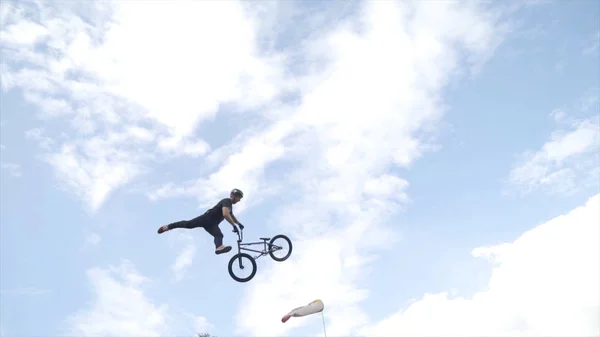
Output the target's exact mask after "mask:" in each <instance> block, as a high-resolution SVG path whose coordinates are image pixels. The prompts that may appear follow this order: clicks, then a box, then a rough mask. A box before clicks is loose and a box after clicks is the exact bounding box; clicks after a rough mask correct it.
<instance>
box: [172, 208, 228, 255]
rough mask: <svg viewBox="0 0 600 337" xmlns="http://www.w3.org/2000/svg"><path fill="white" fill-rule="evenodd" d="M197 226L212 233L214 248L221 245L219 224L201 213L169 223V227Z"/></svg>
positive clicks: (189, 227) (221, 238)
mask: <svg viewBox="0 0 600 337" xmlns="http://www.w3.org/2000/svg"><path fill="white" fill-rule="evenodd" d="M198 227H202V228H204V230H205V231H207V232H208V234H210V235H212V236H213V237H214V238H215V240H214V241H215V248H218V247H220V246H222V245H223V233H222V232H221V229H220V228H219V224H218V223H214V222H213V221H209V220H208V219H206V218H204V217H203V216H202V215H200V216H198V217H195V218H193V219H191V220H183V221H177V222H173V223H171V224H169V229H173V228H187V229H192V228H198Z"/></svg>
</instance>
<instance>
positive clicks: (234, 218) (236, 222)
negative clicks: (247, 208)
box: [229, 212, 240, 225]
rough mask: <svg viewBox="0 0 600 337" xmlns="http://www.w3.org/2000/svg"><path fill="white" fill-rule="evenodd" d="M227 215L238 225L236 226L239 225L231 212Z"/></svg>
mask: <svg viewBox="0 0 600 337" xmlns="http://www.w3.org/2000/svg"><path fill="white" fill-rule="evenodd" d="M229 214H230V215H231V218H232V219H233V221H234V222H235V223H236V224H238V225H239V224H240V222H239V221H238V219H237V218H236V217H235V215H233V212H230V213H229Z"/></svg>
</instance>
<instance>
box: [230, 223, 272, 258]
mask: <svg viewBox="0 0 600 337" xmlns="http://www.w3.org/2000/svg"><path fill="white" fill-rule="evenodd" d="M243 231H244V230H243V229H239V230H238V231H237V233H236V234H237V235H238V240H237V244H238V254H239V253H240V252H241V251H242V250H244V251H247V252H253V253H258V255H257V256H255V257H253V259H255V260H256V259H258V258H259V257H261V256H265V255H267V254H269V253H270V252H272V251H275V250H279V249H281V247H279V246H277V245H273V244H270V243H268V242H267V241H266V240H263V241H262V242H259V241H255V242H247V243H242V240H243V238H244V233H243ZM253 245H264V249H263V250H255V249H250V248H245V247H247V246H253ZM267 246H270V248H269V249H267ZM273 247H276V248H275V249H273ZM240 263H241V260H240Z"/></svg>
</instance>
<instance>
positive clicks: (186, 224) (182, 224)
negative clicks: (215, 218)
mask: <svg viewBox="0 0 600 337" xmlns="http://www.w3.org/2000/svg"><path fill="white" fill-rule="evenodd" d="M202 225H203V222H202V218H201V216H198V217H195V218H193V219H192V220H182V221H176V222H173V223H170V224H168V225H164V226H161V227H160V228H159V229H158V231H157V232H158V234H161V233H164V232H166V231H168V230H171V229H175V228H187V229H192V228H198V227H202Z"/></svg>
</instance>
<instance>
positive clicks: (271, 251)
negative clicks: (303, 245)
mask: <svg viewBox="0 0 600 337" xmlns="http://www.w3.org/2000/svg"><path fill="white" fill-rule="evenodd" d="M233 232H234V233H236V234H237V236H238V240H237V246H238V252H237V254H235V255H234V256H232V257H231V259H230V260H229V265H228V266H227V269H228V270H229V276H231V278H233V279H234V280H236V281H238V282H248V281H250V280H251V279H252V278H254V276H255V275H256V269H257V266H256V259H258V258H259V257H261V256H263V255H267V254H268V255H269V256H271V258H272V259H273V260H275V261H277V262H282V261H285V260H287V259H288V258H289V257H290V255H292V241H291V240H290V238H288V237H287V236H285V235H283V234H278V235H275V236H274V237H273V238H259V239H260V240H262V241H256V242H246V243H242V241H243V238H244V233H243V232H244V226H242V225H240V229H239V230H238V229H237V228H236V229H234V230H233ZM267 241H268V242H267ZM276 241H277V242H281V243H279V244H275V242H276ZM286 243H287V244H288V245H289V247H290V248H289V251H288V252H287V253H285V255H283V257H278V256H276V255H275V252H278V251H281V250H283V249H284V248H283V247H282V245H285V244H286ZM253 245H263V249H262V250H255V249H250V248H246V247H247V246H253ZM242 250H244V251H248V252H254V253H258V255H257V256H255V257H253V256H251V255H250V254H248V253H243V252H242ZM246 260H247V261H246ZM242 261H244V262H242ZM234 267H239V269H241V270H242V271H243V270H244V269H245V268H250V275H248V276H246V277H240V276H238V275H236V273H234V272H233V268H234Z"/></svg>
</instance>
